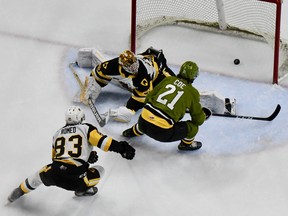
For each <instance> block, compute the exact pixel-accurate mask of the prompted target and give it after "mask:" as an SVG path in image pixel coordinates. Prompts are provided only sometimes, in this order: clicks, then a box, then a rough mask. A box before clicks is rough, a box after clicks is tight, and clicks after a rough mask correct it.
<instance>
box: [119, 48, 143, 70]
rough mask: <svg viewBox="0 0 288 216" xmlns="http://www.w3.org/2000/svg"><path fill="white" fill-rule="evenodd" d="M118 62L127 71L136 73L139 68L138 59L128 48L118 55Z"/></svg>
mask: <svg viewBox="0 0 288 216" xmlns="http://www.w3.org/2000/svg"><path fill="white" fill-rule="evenodd" d="M119 64H120V65H122V67H123V69H124V70H125V71H127V72H128V73H132V74H134V73H137V72H138V68H139V61H138V59H137V58H136V56H135V54H134V53H133V52H132V51H130V50H125V51H124V52H123V53H121V54H120V56H119Z"/></svg>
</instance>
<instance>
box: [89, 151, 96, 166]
mask: <svg viewBox="0 0 288 216" xmlns="http://www.w3.org/2000/svg"><path fill="white" fill-rule="evenodd" d="M96 161H98V155H97V152H96V151H92V152H91V153H90V155H89V158H88V163H90V164H93V163H95V162H96Z"/></svg>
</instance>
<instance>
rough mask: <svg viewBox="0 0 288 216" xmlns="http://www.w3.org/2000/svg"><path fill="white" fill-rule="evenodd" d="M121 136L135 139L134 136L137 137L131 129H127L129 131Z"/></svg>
mask: <svg viewBox="0 0 288 216" xmlns="http://www.w3.org/2000/svg"><path fill="white" fill-rule="evenodd" d="M122 135H123V136H124V137H135V136H137V135H136V134H135V133H134V132H133V129H132V128H129V129H127V130H125V131H123V133H122Z"/></svg>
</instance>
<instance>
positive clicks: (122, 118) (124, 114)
mask: <svg viewBox="0 0 288 216" xmlns="http://www.w3.org/2000/svg"><path fill="white" fill-rule="evenodd" d="M134 114H135V111H133V110H131V109H128V108H127V107H125V106H121V107H119V108H116V109H110V110H109V115H110V117H112V118H113V119H114V120H115V121H119V122H125V123H127V122H130V121H131V119H132V116H133V115H134Z"/></svg>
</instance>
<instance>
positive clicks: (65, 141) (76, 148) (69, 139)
mask: <svg viewBox="0 0 288 216" xmlns="http://www.w3.org/2000/svg"><path fill="white" fill-rule="evenodd" d="M112 140H113V139H112V138H111V137H107V136H106V135H103V134H101V133H100V132H98V130H97V128H96V127H94V126H93V125H90V124H88V123H82V124H77V125H66V126H64V127H63V128H61V129H59V130H58V131H57V132H56V133H55V134H54V136H53V144H52V159H53V161H61V162H63V163H68V164H71V165H76V166H81V165H83V164H86V162H87V160H88V157H89V155H90V153H91V151H92V150H93V146H97V147H98V148H101V149H102V150H103V151H108V150H109V147H110V145H111V143H112Z"/></svg>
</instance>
